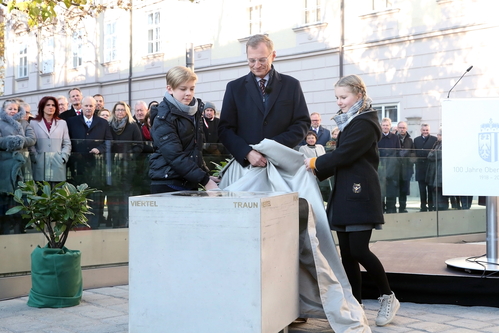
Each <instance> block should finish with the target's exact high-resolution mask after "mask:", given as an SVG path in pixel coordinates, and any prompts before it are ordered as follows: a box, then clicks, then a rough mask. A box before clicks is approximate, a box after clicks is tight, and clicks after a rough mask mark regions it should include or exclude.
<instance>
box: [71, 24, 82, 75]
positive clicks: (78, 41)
mask: <svg viewBox="0 0 499 333" xmlns="http://www.w3.org/2000/svg"><path fill="white" fill-rule="evenodd" d="M71 49H72V54H73V68H78V67H80V66H81V65H82V64H83V38H82V32H81V31H78V32H75V33H73V43H72V46H71Z"/></svg>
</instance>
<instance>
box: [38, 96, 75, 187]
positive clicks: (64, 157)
mask: <svg viewBox="0 0 499 333" xmlns="http://www.w3.org/2000/svg"><path fill="white" fill-rule="evenodd" d="M30 125H31V126H32V127H33V130H34V131H35V134H36V138H37V141H36V144H35V146H33V147H32V148H31V163H32V169H33V179H34V180H37V181H43V180H45V181H48V182H54V183H58V182H62V181H66V163H67V161H68V159H69V155H70V153H71V140H70V139H69V132H68V126H67V124H66V121H64V120H62V119H60V118H59V104H58V102H57V99H56V98H55V97H52V96H45V97H43V98H42V99H41V100H40V102H39V103H38V114H37V116H36V117H35V118H34V119H33V120H32V121H31V123H30Z"/></svg>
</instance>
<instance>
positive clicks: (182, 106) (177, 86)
mask: <svg viewBox="0 0 499 333" xmlns="http://www.w3.org/2000/svg"><path fill="white" fill-rule="evenodd" d="M196 82H197V75H196V74H194V72H193V71H192V70H191V69H189V68H187V67H183V66H176V67H173V68H172V69H170V70H169V71H168V73H166V84H167V86H166V90H167V92H166V94H165V97H164V98H163V101H161V103H160V104H159V105H158V106H157V107H153V108H152V109H151V124H152V129H151V134H152V139H153V145H154V147H155V151H154V153H152V155H151V159H150V168H149V176H150V178H151V192H152V193H161V192H174V191H182V190H197V189H198V187H199V185H202V186H204V187H205V188H206V189H207V190H211V189H216V188H218V186H217V184H216V183H215V181H216V180H217V181H218V179H217V178H215V177H212V176H210V174H209V173H208V168H207V167H206V164H205V163H204V160H203V156H202V149H203V123H202V121H203V119H202V114H203V107H204V105H203V102H202V101H201V100H200V99H196V98H194V92H195V89H196Z"/></svg>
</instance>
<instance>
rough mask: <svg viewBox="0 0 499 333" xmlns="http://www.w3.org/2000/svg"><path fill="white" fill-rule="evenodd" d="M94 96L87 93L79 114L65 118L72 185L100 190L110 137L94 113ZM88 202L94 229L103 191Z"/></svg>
mask: <svg viewBox="0 0 499 333" xmlns="http://www.w3.org/2000/svg"><path fill="white" fill-rule="evenodd" d="M95 105H96V102H95V99H94V98H93V97H92V96H87V97H85V98H84V99H83V102H82V111H83V112H82V114H81V115H79V116H74V117H71V118H69V119H68V120H67V124H68V130H69V137H70V138H71V144H72V153H71V157H70V159H69V162H68V166H69V170H70V172H71V178H72V180H73V182H74V183H75V185H79V184H81V183H87V184H88V185H89V186H90V187H95V188H97V189H102V188H103V187H104V186H105V184H106V174H107V171H108V170H107V169H106V166H109V164H108V163H106V161H105V159H104V158H103V156H102V154H104V153H107V152H110V145H111V140H112V139H113V136H112V134H111V128H110V127H109V123H108V122H107V121H106V120H105V119H103V118H100V117H98V116H97V115H94V111H95ZM91 199H92V200H93V202H92V203H91V204H90V206H92V208H93V213H94V214H95V215H89V216H88V217H89V223H88V224H89V225H90V227H91V228H92V229H97V228H98V227H99V224H100V218H101V217H102V213H103V208H104V195H103V193H102V192H99V193H95V194H93V195H92V196H91Z"/></svg>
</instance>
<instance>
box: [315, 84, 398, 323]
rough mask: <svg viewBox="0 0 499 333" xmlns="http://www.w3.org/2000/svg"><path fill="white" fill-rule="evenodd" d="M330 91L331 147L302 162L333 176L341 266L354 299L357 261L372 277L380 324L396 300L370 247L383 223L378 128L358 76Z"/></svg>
mask: <svg viewBox="0 0 499 333" xmlns="http://www.w3.org/2000/svg"><path fill="white" fill-rule="evenodd" d="M334 90H335V95H336V99H337V104H338V106H339V107H340V111H338V113H337V115H336V116H335V117H334V120H335V122H336V123H337V125H338V127H339V129H340V133H339V135H338V139H337V144H336V149H335V150H334V151H331V152H329V153H327V154H325V155H322V156H320V157H316V158H309V159H306V160H305V165H306V166H307V169H311V170H313V171H314V173H315V174H316V176H317V177H318V178H319V180H323V179H326V178H328V177H331V176H333V175H334V176H335V182H334V186H333V190H332V192H331V196H330V198H329V201H328V205H327V214H328V219H329V224H330V227H331V229H332V230H335V231H336V232H337V235H338V240H339V245H340V250H341V259H342V263H343V267H344V268H345V272H346V273H347V276H348V280H349V281H350V284H351V285H352V291H353V295H354V296H355V298H357V300H358V301H359V303H362V298H361V289H362V281H361V272H360V266H359V264H361V265H362V266H363V267H364V268H365V269H366V271H367V273H368V274H369V275H370V276H371V277H372V279H373V280H374V282H375V283H376V285H377V287H378V289H379V291H380V295H381V296H380V298H379V300H380V303H381V308H380V310H379V312H378V316H377V318H376V325H378V326H384V325H386V324H388V323H390V322H391V321H392V320H393V318H394V317H395V314H396V312H397V310H398V309H399V307H400V303H399V301H398V300H397V299H396V298H395V294H394V293H393V292H392V290H391V289H390V285H389V283H388V279H387V277H386V274H385V270H384V268H383V265H382V264H381V262H380V261H379V259H378V258H377V257H376V255H374V253H372V252H371V251H370V249H369V241H370V239H371V234H372V229H381V225H382V224H383V223H384V220H383V211H382V201H381V189H380V184H379V179H378V173H377V169H378V164H379V155H378V141H379V140H380V139H381V128H380V125H379V123H378V116H377V113H376V111H374V110H373V109H372V108H371V99H370V98H369V97H368V96H367V93H366V87H365V84H364V82H363V81H362V79H361V78H360V77H358V76H356V75H349V76H346V77H343V78H342V79H340V80H339V81H338V82H337V83H336V85H335V88H334Z"/></svg>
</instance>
